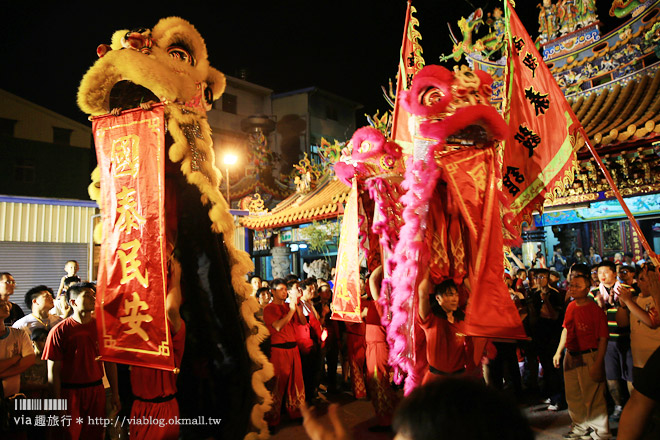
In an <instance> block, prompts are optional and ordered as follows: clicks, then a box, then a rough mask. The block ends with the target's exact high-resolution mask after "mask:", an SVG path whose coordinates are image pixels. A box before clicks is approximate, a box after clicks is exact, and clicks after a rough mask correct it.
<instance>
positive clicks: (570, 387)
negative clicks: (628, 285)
mask: <svg viewBox="0 0 660 440" xmlns="http://www.w3.org/2000/svg"><path fill="white" fill-rule="evenodd" d="M590 286H591V282H590V280H589V279H588V278H587V277H586V276H585V275H582V274H577V275H575V276H574V277H573V279H572V280H571V283H570V284H569V285H568V294H569V295H570V296H572V297H573V299H574V301H573V302H571V303H570V304H569V305H568V307H567V308H566V314H565V316H564V325H563V327H564V328H563V330H562V333H561V339H560V341H559V346H558V347H557V352H556V353H555V356H554V357H553V359H552V362H553V363H554V366H555V368H559V362H560V361H561V356H562V352H563V351H564V348H566V357H565V358H564V386H565V389H566V403H568V414H569V415H570V416H571V421H572V422H573V425H572V428H571V430H570V432H568V433H567V434H566V435H564V438H569V439H570V438H575V439H587V438H594V439H598V438H603V439H606V438H610V427H609V421H608V418H607V403H606V402H605V384H604V382H605V366H604V360H605V352H606V351H607V338H608V332H607V321H606V319H605V313H604V312H603V310H601V308H600V307H598V304H596V302H595V301H594V300H593V299H591V298H590V297H589V296H588V294H589V289H590Z"/></svg>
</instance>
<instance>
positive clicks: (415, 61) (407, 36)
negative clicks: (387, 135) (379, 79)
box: [392, 0, 424, 154]
mask: <svg viewBox="0 0 660 440" xmlns="http://www.w3.org/2000/svg"><path fill="white" fill-rule="evenodd" d="M415 12H417V11H416V10H415V8H414V7H413V6H412V5H411V4H410V0H408V7H407V9H406V21H405V24H404V27H403V41H402V42H401V53H400V54H399V70H398V73H397V82H396V98H395V101H394V112H393V114H392V139H393V140H394V141H396V143H398V144H399V145H401V148H402V150H403V152H404V154H412V148H413V143H412V135H411V134H410V130H409V129H408V119H409V118H410V113H408V112H407V111H406V109H404V108H403V106H402V105H401V103H400V102H399V97H400V96H401V91H402V90H408V89H409V88H410V85H411V84H412V78H413V76H414V75H415V74H416V73H417V72H418V71H419V70H421V69H422V67H424V58H422V47H421V46H420V44H419V40H421V39H422V36H421V34H420V33H419V31H418V30H417V28H416V26H418V25H419V21H418V20H417V18H415V17H413V15H412V14H413V13H415Z"/></svg>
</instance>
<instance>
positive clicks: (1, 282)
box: [0, 272, 25, 327]
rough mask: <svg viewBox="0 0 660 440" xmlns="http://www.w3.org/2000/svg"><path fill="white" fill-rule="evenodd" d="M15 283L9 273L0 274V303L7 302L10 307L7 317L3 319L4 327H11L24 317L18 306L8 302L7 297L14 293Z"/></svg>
mask: <svg viewBox="0 0 660 440" xmlns="http://www.w3.org/2000/svg"><path fill="white" fill-rule="evenodd" d="M15 287H16V281H15V280H14V277H13V276H11V274H10V273H9V272H2V273H0V301H7V302H9V305H10V306H11V310H10V312H9V316H8V317H7V318H5V325H6V326H8V327H11V326H12V325H14V323H15V322H16V321H18V320H19V319H21V318H22V317H23V316H25V313H23V309H21V308H20V307H19V306H18V304H14V303H13V302H10V301H9V297H10V296H11V295H12V294H13V293H14V288H15Z"/></svg>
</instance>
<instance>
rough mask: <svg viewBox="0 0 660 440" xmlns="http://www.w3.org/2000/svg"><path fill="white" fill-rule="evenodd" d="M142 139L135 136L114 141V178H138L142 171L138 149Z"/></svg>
mask: <svg viewBox="0 0 660 440" xmlns="http://www.w3.org/2000/svg"><path fill="white" fill-rule="evenodd" d="M139 145H140V137H139V136H137V135H134V134H129V135H128V136H122V137H120V138H118V139H114V140H113V141H112V153H111V160H112V166H113V168H114V177H115V178H117V177H122V176H131V177H133V178H134V177H135V176H137V173H138V170H139V169H140V153H139V150H138V147H139Z"/></svg>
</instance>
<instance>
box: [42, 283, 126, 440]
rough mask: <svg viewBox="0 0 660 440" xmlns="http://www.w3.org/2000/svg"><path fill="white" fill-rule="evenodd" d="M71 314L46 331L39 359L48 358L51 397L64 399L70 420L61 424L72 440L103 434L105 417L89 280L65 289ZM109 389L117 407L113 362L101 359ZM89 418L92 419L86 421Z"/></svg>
mask: <svg viewBox="0 0 660 440" xmlns="http://www.w3.org/2000/svg"><path fill="white" fill-rule="evenodd" d="M67 297H68V299H69V304H71V308H72V309H73V315H72V316H71V317H69V318H67V319H65V320H64V321H62V322H60V323H59V324H57V325H56V326H55V327H53V329H52V330H51V331H50V333H49V334H48V339H47V340H46V348H45V349H44V353H43V356H42V359H44V360H47V361H48V383H49V384H50V385H51V387H52V389H53V397H54V398H56V399H59V398H62V399H66V401H67V405H68V414H69V415H70V416H71V423H70V425H69V426H65V429H66V433H67V437H68V438H71V439H73V440H77V439H79V438H82V439H85V440H87V439H99V440H101V439H102V438H103V430H104V427H103V424H102V423H98V424H96V423H94V421H101V420H103V419H104V418H105V390H104V389H103V381H102V379H103V367H104V363H103V362H102V361H99V360H97V358H98V357H99V340H98V334H97V332H96V319H95V318H94V317H93V316H92V313H93V311H94V302H95V300H96V291H95V289H94V285H93V284H92V283H77V284H74V285H73V286H71V287H70V288H69V290H67ZM105 372H106V375H107V377H108V382H109V383H110V389H111V391H112V405H113V406H114V407H115V412H116V411H119V408H120V407H121V404H120V402H119V392H118V388H117V366H116V365H115V364H114V363H111V362H105ZM90 421H91V422H92V423H90Z"/></svg>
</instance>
